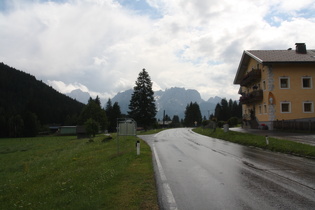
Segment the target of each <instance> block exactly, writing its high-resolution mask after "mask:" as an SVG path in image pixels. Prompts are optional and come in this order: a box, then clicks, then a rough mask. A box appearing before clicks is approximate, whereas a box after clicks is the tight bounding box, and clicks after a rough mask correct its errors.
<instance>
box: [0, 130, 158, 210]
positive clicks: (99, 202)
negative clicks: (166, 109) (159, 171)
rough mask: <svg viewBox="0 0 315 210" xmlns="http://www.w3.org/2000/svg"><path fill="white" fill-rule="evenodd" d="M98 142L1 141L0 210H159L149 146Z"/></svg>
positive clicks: (68, 139) (67, 139)
mask: <svg viewBox="0 0 315 210" xmlns="http://www.w3.org/2000/svg"><path fill="white" fill-rule="evenodd" d="M103 139H104V136H97V137H96V138H95V139H94V141H95V142H92V143H87V139H82V140H78V139H76V138H75V137H71V136H68V137H38V138H25V139H0V209H17V208H23V209H158V204H157V195H156V188H155V180H154V172H153V166H152V159H151V150H150V147H149V146H148V145H147V144H146V143H145V142H143V141H142V140H140V141H141V155H139V156H137V155H136V150H135V142H136V140H138V139H136V137H123V138H120V139H119V141H120V145H121V146H120V153H119V154H117V144H116V140H115V137H114V139H113V140H110V141H106V142H102V140H103Z"/></svg>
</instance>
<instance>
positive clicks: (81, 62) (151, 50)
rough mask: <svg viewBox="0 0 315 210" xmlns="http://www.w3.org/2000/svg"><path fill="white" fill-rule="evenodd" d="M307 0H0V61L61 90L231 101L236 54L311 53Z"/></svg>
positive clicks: (310, 1)
mask: <svg viewBox="0 0 315 210" xmlns="http://www.w3.org/2000/svg"><path fill="white" fill-rule="evenodd" d="M314 32H315V1H314V0H299V1H296V0H286V1H284V0H255V1H253V0H238V1H232V0H190V1H189V0H0V62H3V63H5V64H7V65H9V66H11V67H14V68H16V69H19V70H22V71H24V72H27V73H29V74H31V75H34V76H35V77H36V78H37V79H38V80H42V81H43V82H45V83H47V84H48V85H50V86H52V87H53V88H55V89H56V90H58V91H59V92H61V93H69V92H71V91H72V90H74V89H81V90H82V91H84V92H89V93H90V95H91V96H92V97H96V95H98V96H99V97H100V98H104V99H107V98H112V97H113V96H114V95H116V94H117V93H118V92H122V91H125V90H128V89H130V88H133V87H134V86H135V81H136V80H137V78H138V75H139V73H140V72H141V71H142V69H143V68H145V69H146V71H147V72H148V73H149V75H150V78H151V81H152V82H153V90H155V91H156V90H165V89H168V88H171V87H184V88H186V89H195V90H197V91H199V92H200V94H201V97H202V98H203V99H204V100H208V99H209V98H210V97H214V96H219V97H222V98H227V99H230V98H232V99H234V100H237V99H238V98H239V95H238V93H237V92H238V89H239V86H237V85H234V84H233V80H234V77H235V74H236V71H237V68H238V65H239V62H240V59H241V56H242V53H243V51H244V50H269V49H270V50H276V49H279V50H280V49H288V48H290V47H291V48H293V49H294V48H295V43H298V42H302V43H306V47H307V48H308V49H315V40H314Z"/></svg>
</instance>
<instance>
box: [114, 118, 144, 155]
mask: <svg viewBox="0 0 315 210" xmlns="http://www.w3.org/2000/svg"><path fill="white" fill-rule="evenodd" d="M119 136H137V122H136V121H134V120H133V119H132V118H118V119H117V153H119V150H120V146H119ZM139 154H140V143H139Z"/></svg>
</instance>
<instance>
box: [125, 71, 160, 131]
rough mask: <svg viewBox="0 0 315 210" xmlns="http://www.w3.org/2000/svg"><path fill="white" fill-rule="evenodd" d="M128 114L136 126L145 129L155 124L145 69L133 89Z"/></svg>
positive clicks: (153, 107)
mask: <svg viewBox="0 0 315 210" xmlns="http://www.w3.org/2000/svg"><path fill="white" fill-rule="evenodd" d="M129 110H130V111H129V112H128V114H129V115H130V117H132V118H133V119H134V120H135V121H136V122H137V124H138V126H141V127H144V129H147V128H148V127H150V126H151V125H153V123H154V122H155V115H156V112H157V111H156V106H155V100H154V92H153V90H152V82H151V79H150V76H149V74H148V72H147V71H146V70H145V69H142V71H141V72H140V73H139V76H138V79H137V81H136V86H135V87H134V88H133V93H132V95H131V99H130V104H129Z"/></svg>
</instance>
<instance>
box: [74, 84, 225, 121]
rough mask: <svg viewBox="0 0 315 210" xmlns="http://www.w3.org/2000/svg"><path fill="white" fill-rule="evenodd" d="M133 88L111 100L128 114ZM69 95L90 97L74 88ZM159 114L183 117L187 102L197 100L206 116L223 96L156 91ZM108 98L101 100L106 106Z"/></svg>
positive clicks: (176, 88)
mask: <svg viewBox="0 0 315 210" xmlns="http://www.w3.org/2000/svg"><path fill="white" fill-rule="evenodd" d="M132 93H133V89H129V90H126V91H123V92H119V93H117V94H116V95H115V96H114V97H113V98H112V99H111V100H112V103H115V102H118V104H119V106H120V109H121V112H122V113H123V114H127V112H128V110H129V108H128V105H129V102H130V99H131V95H132ZM68 96H70V97H72V98H74V99H76V100H78V101H80V102H82V103H87V101H88V98H89V97H90V96H89V94H88V93H86V92H82V91H81V90H74V91H72V92H71V93H69V94H68ZM154 96H155V101H156V107H157V110H158V112H157V115H156V118H157V119H160V120H162V118H163V112H164V111H165V114H167V115H168V116H170V117H171V118H172V117H173V116H174V115H178V116H179V118H180V119H183V118H184V116H185V109H186V106H187V104H189V103H190V102H192V103H194V102H197V103H198V104H199V107H200V111H201V115H202V116H203V117H204V116H205V117H206V118H208V117H209V116H210V114H212V113H214V109H215V106H216V105H217V103H220V102H221V100H222V98H220V97H218V96H215V97H211V98H209V99H208V100H207V101H205V100H203V99H202V98H201V96H200V93H199V92H198V91H197V90H193V89H185V88H178V87H172V88H169V89H166V90H159V91H155V93H154ZM107 100H108V99H103V100H101V102H102V105H103V106H105V105H106V103H107Z"/></svg>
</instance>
